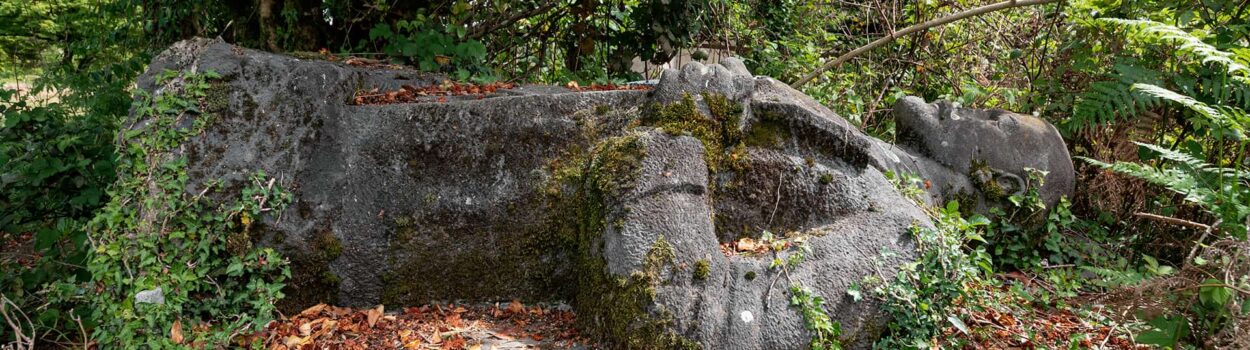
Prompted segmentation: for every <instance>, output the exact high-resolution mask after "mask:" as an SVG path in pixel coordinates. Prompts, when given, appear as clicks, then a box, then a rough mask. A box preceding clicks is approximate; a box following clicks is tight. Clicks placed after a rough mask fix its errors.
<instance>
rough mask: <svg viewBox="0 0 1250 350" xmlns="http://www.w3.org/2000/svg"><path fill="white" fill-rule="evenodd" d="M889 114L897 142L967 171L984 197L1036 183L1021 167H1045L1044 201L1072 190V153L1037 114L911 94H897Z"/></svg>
mask: <svg viewBox="0 0 1250 350" xmlns="http://www.w3.org/2000/svg"><path fill="white" fill-rule="evenodd" d="M894 116H895V118H896V121H897V123H898V124H897V127H898V145H899V146H901V147H903V148H905V149H908V150H910V151H913V152H916V153H917V155H919V156H922V157H926V158H930V159H933V160H935V161H937V162H938V163H940V164H942V165H944V166H946V167H949V168H950V169H952V170H954V171H956V172H959V173H961V174H966V175H968V177H969V179H970V180H972V182H973V184H974V185H975V186H976V187H977V189H978V190H980V191H981V192H982V193H983V194H985V195H986V197H987V198H988V199H994V198H995V197H1001V196H1006V195H1012V194H1020V193H1023V192H1024V191H1026V190H1027V189H1028V188H1029V187H1030V186H1038V185H1039V184H1036V183H1031V182H1033V181H1030V180H1029V174H1028V170H1027V169H1046V170H1048V173H1047V174H1046V176H1045V177H1044V181H1043V183H1042V184H1040V185H1041V187H1040V188H1039V194H1040V195H1041V197H1042V199H1043V200H1045V202H1046V204H1047V205H1048V206H1051V205H1054V204H1055V203H1057V202H1058V201H1059V198H1060V197H1062V196H1067V195H1071V194H1072V190H1073V186H1074V179H1073V168H1072V158H1071V156H1070V155H1069V154H1068V150H1067V147H1066V146H1065V145H1064V143H1063V137H1062V136H1060V135H1059V132H1058V130H1056V129H1055V127H1054V126H1051V125H1050V124H1049V123H1046V122H1045V121H1043V120H1041V119H1039V118H1037V117H1034V116H1030V115H1024V114H1018V113H1012V112H1008V111H1004V110H1000V109H991V110H983V109H971V108H963V107H960V106H958V105H955V104H953V103H951V102H947V101H939V102H936V103H926V102H925V101H924V100H923V99H921V98H919V97H914V96H908V97H906V98H903V99H902V100H899V102H898V103H897V104H895V106H894Z"/></svg>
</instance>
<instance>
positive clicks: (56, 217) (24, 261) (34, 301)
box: [0, 90, 116, 342]
mask: <svg viewBox="0 0 1250 350" xmlns="http://www.w3.org/2000/svg"><path fill="white" fill-rule="evenodd" d="M0 101H4V102H0V115H2V117H0V118H2V119H0V121H3V125H0V244H8V242H11V241H17V242H18V243H16V244H17V246H14V247H5V248H4V249H6V250H8V249H12V250H9V251H5V252H3V253H0V271H5V273H2V274H0V294H4V295H5V296H7V297H8V298H10V299H12V300H13V301H14V303H16V306H18V307H21V308H24V309H26V310H28V312H30V313H32V315H33V318H32V319H31V322H34V323H35V324H33V325H24V326H30V327H31V328H33V329H36V330H38V331H39V332H40V333H43V332H45V331H47V330H49V329H57V328H61V327H64V328H67V329H72V328H73V327H69V326H70V325H73V323H74V321H73V318H75V317H82V316H84V312H83V311H84V310H82V309H78V310H77V311H76V312H70V311H71V309H72V307H68V306H67V307H62V306H64V305H56V304H53V305H49V304H48V302H49V300H47V298H46V296H47V295H46V294H47V293H46V290H45V286H48V285H50V284H52V283H54V282H57V281H60V280H61V279H63V278H67V277H70V278H79V279H84V278H85V277H86V276H87V271H86V270H85V269H84V268H83V266H84V265H85V264H86V258H87V251H88V242H87V233H86V231H84V230H82V225H83V223H84V222H86V220H87V219H88V218H89V217H90V216H91V215H92V213H93V211H94V210H96V209H97V208H99V207H100V206H101V205H103V203H104V201H105V200H106V199H107V197H106V196H105V188H106V186H108V184H109V183H111V182H112V181H113V178H114V172H113V169H114V162H115V161H114V156H113V143H112V137H113V136H114V135H113V134H112V132H111V131H112V130H116V126H115V125H114V124H113V123H112V122H110V118H103V117H97V116H94V115H81V114H79V113H76V112H75V111H73V110H72V109H70V108H69V106H68V105H66V104H64V103H60V102H56V103H41V104H28V101H26V100H24V99H23V97H22V96H17V95H16V94H15V92H14V91H11V90H10V91H0ZM25 237H30V238H29V239H30V241H29V242H30V244H29V245H27V244H25V243H26V238H25ZM10 271H11V273H10ZM48 335H49V336H50V338H52V339H54V340H60V341H66V340H69V339H72V338H74V336H73V335H68V334H55V333H52V334H48ZM9 336H11V334H7V332H6V330H0V342H3V339H5V338H7V337H9Z"/></svg>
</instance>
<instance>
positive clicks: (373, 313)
mask: <svg viewBox="0 0 1250 350" xmlns="http://www.w3.org/2000/svg"><path fill="white" fill-rule="evenodd" d="M384 310H385V309H384V308H383V306H382V305H378V307H376V308H373V309H369V311H368V313H367V315H366V319H367V320H368V321H369V328H373V326H375V325H377V324H378V318H381V317H382V312H383V311H384Z"/></svg>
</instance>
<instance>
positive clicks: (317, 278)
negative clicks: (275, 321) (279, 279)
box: [268, 228, 343, 313]
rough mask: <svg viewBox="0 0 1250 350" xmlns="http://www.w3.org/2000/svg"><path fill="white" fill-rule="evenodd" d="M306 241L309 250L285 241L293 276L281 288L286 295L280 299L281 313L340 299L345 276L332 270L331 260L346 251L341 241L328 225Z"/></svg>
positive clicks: (331, 302)
mask: <svg viewBox="0 0 1250 350" xmlns="http://www.w3.org/2000/svg"><path fill="white" fill-rule="evenodd" d="M268 236H273V237H281V236H282V235H281V234H276V235H268ZM307 242H308V246H309V248H310V249H307V250H304V249H299V248H297V247H294V246H291V245H290V244H286V243H284V244H283V245H284V246H285V248H284V249H282V250H283V251H284V252H286V253H285V255H286V256H287V258H288V260H289V261H290V262H291V264H290V268H291V279H290V280H289V281H288V283H287V286H286V287H285V288H283V290H282V292H283V294H286V298H283V299H282V300H280V301H279V302H278V309H279V310H281V311H282V312H285V313H292V312H299V310H303V309H304V308H306V307H308V306H311V305H313V304H316V303H330V304H333V303H336V302H338V292H339V284H341V283H342V279H341V278H339V276H338V275H337V274H335V273H334V271H332V270H330V263H331V262H333V261H334V260H335V259H338V258H339V256H341V255H342V254H343V245H342V242H340V241H339V239H338V237H337V236H335V235H334V232H332V231H331V230H330V229H328V228H327V229H322V230H320V231H318V232H317V233H314V234H313V236H312V237H309V240H308V241H307Z"/></svg>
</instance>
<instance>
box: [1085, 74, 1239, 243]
mask: <svg viewBox="0 0 1250 350" xmlns="http://www.w3.org/2000/svg"><path fill="white" fill-rule="evenodd" d="M1133 90H1134V91H1138V92H1140V93H1142V94H1143V95H1147V96H1151V97H1152V98H1156V99H1159V100H1163V101H1168V102H1171V103H1175V104H1179V105H1181V106H1184V107H1185V108H1186V109H1188V110H1190V111H1193V112H1194V113H1193V115H1194V116H1193V117H1192V118H1190V121H1191V122H1192V123H1194V124H1195V125H1196V126H1199V127H1201V128H1204V129H1206V130H1208V132H1209V134H1210V135H1214V136H1215V137H1216V138H1217V139H1221V138H1224V137H1228V138H1231V140H1233V141H1235V144H1236V145H1237V147H1238V148H1239V150H1238V151H1235V152H1234V153H1233V155H1234V157H1235V158H1237V159H1235V160H1233V162H1232V164H1233V166H1234V167H1237V166H1241V165H1242V163H1243V162H1244V161H1245V158H1244V157H1245V155H1244V152H1245V150H1246V148H1247V145H1250V142H1248V141H1250V140H1247V138H1246V136H1245V129H1246V127H1247V126H1250V116H1248V115H1247V114H1246V113H1245V111H1243V110H1241V109H1238V108H1236V107H1232V106H1220V105H1215V106H1212V105H1208V104H1205V103H1202V102H1200V101H1198V100H1195V99H1193V98H1192V97H1189V96H1186V95H1183V94H1180V93H1177V92H1175V91H1171V90H1168V89H1164V88H1161V87H1158V86H1155V85H1149V84H1134V85H1133ZM1137 144H1138V145H1140V146H1142V147H1144V148H1146V149H1149V150H1150V151H1153V152H1155V153H1157V154H1159V156H1160V157H1161V158H1162V159H1164V160H1166V161H1168V162H1167V164H1165V165H1163V166H1160V167H1154V166H1150V165H1146V164H1141V163H1129V162H1117V163H1114V164H1108V163H1104V162H1100V161H1097V160H1093V159H1089V158H1082V159H1084V160H1085V161H1087V162H1089V163H1091V164H1094V165H1096V166H1099V167H1102V168H1104V169H1110V170H1112V171H1115V172H1118V173H1122V174H1127V175H1129V176H1133V177H1136V178H1140V179H1143V180H1146V181H1147V182H1150V183H1153V184H1156V185H1160V186H1163V187H1166V188H1168V189H1169V190H1172V191H1175V192H1177V193H1180V194H1181V195H1184V196H1185V200H1186V201H1189V202H1192V203H1195V204H1198V205H1200V206H1202V207H1203V208H1205V209H1207V210H1208V211H1210V212H1211V213H1212V214H1214V215H1216V216H1217V217H1219V218H1220V220H1221V225H1220V229H1221V231H1222V232H1224V233H1226V234H1229V235H1231V236H1233V237H1237V238H1240V239H1246V230H1247V229H1246V226H1247V225H1250V222H1248V220H1250V172H1248V171H1247V170H1246V169H1244V168H1224V167H1218V166H1215V165H1212V164H1209V163H1207V162H1206V161H1204V160H1203V159H1201V158H1199V157H1195V156H1194V155H1191V154H1188V153H1184V152H1179V151H1175V150H1171V149H1168V148H1165V147H1160V146H1157V145H1152V144H1148V143H1137Z"/></svg>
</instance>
